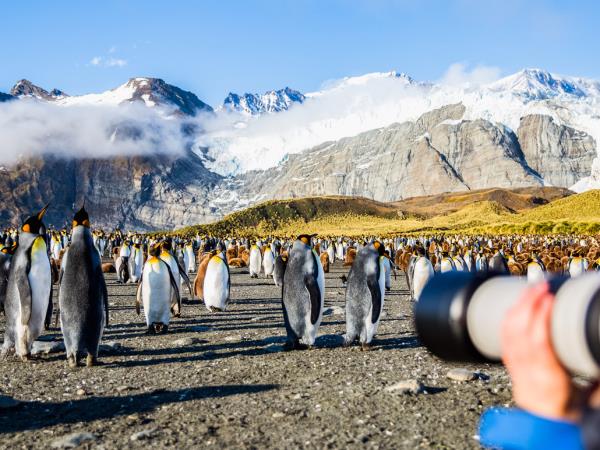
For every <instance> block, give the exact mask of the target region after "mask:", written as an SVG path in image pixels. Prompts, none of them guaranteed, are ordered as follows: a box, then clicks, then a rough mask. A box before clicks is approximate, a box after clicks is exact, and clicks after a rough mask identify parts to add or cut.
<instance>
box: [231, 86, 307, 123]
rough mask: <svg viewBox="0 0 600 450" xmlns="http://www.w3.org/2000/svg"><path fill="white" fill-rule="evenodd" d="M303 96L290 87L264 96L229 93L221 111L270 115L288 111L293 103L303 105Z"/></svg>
mask: <svg viewBox="0 0 600 450" xmlns="http://www.w3.org/2000/svg"><path fill="white" fill-rule="evenodd" d="M304 100H305V96H304V94H302V93H301V92H300V91H296V90H295V89H292V88H290V87H287V86H286V87H285V88H283V89H278V90H271V91H267V92H265V93H264V94H262V95H261V94H251V93H245V94H243V95H238V94H235V93H233V92H230V93H229V95H228V96H227V97H226V98H225V100H224V101H223V105H222V107H221V108H222V109H225V110H227V111H237V112H239V113H242V114H245V115H250V116H253V115H260V114H265V113H267V114H270V113H276V112H281V111H286V110H288V109H289V108H290V107H291V106H292V105H293V104H295V103H303V102H304Z"/></svg>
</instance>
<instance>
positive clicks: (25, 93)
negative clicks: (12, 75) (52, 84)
mask: <svg viewBox="0 0 600 450" xmlns="http://www.w3.org/2000/svg"><path fill="white" fill-rule="evenodd" d="M10 94H11V95H12V96H13V97H33V98H37V99H39V100H56V99H57V98H59V97H67V94H65V93H64V92H62V91H60V90H58V89H52V91H50V92H48V91H47V90H45V89H44V88H41V87H39V86H37V85H35V84H33V83H32V82H31V81H29V80H26V79H25V78H23V79H22V80H19V81H17V83H16V84H15V85H14V86H13V88H12V89H11V90H10Z"/></svg>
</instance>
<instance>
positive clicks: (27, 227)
mask: <svg viewBox="0 0 600 450" xmlns="http://www.w3.org/2000/svg"><path fill="white" fill-rule="evenodd" d="M21 230H23V231H24V232H25V233H29V232H30V231H31V227H30V226H29V224H28V223H26V224H25V225H23V228H21Z"/></svg>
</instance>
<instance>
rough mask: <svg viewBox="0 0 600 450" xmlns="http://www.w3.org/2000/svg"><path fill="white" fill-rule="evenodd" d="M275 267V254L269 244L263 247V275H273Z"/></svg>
mask: <svg viewBox="0 0 600 450" xmlns="http://www.w3.org/2000/svg"><path fill="white" fill-rule="evenodd" d="M274 269H275V256H274V253H273V250H271V247H270V246H267V247H266V248H265V253H264V255H263V270H264V271H265V277H270V276H273V270H274Z"/></svg>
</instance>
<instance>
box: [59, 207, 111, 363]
mask: <svg viewBox="0 0 600 450" xmlns="http://www.w3.org/2000/svg"><path fill="white" fill-rule="evenodd" d="M58 304H59V307H60V324H61V329H62V333H63V338H64V340H65V349H66V353H67V362H68V363H69V366H70V367H76V366H77V365H78V364H79V358H80V357H81V356H83V355H85V356H86V365H87V366H88V367H91V366H93V365H94V364H95V363H96V361H97V358H98V347H99V345H100V340H101V339H102V333H103V332H104V327H105V326H106V325H107V324H108V293H107V291H106V283H105V281H104V275H103V273H102V264H101V261H100V253H99V252H98V250H97V248H96V247H95V246H94V238H93V236H92V233H91V231H90V219H89V216H88V213H87V212H86V210H85V208H83V207H82V208H81V209H80V210H79V211H77V213H76V214H75V217H74V218H73V230H72V233H71V245H70V246H69V251H68V252H67V253H66V255H65V256H64V261H63V264H62V276H61V281H60V287H59V291H58Z"/></svg>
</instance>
